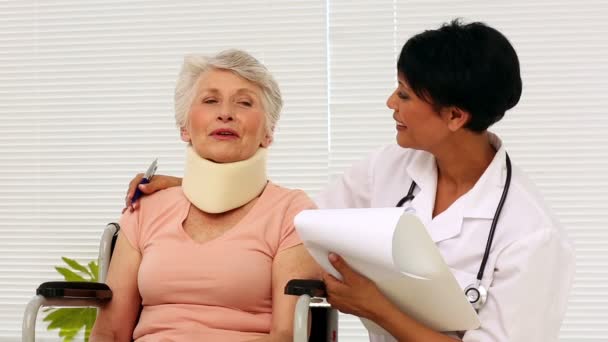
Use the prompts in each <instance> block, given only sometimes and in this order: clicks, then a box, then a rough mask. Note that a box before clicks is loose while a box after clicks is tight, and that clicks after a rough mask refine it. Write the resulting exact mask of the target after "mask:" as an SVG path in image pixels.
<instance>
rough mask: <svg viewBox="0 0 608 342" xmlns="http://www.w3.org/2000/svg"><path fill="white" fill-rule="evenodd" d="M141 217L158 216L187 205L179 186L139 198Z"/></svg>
mask: <svg viewBox="0 0 608 342" xmlns="http://www.w3.org/2000/svg"><path fill="white" fill-rule="evenodd" d="M140 201H141V204H140V208H141V211H142V215H145V216H158V215H161V214H163V213H165V212H167V211H172V210H175V209H179V208H181V207H183V206H184V205H186V204H188V199H187V198H186V196H185V195H184V192H183V190H182V187H181V186H175V187H170V188H167V189H163V190H160V191H157V192H155V193H153V194H151V195H147V196H144V197H142V198H141V200H140Z"/></svg>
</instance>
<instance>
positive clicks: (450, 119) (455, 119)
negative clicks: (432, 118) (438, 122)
mask: <svg viewBox="0 0 608 342" xmlns="http://www.w3.org/2000/svg"><path fill="white" fill-rule="evenodd" d="M442 116H443V117H444V119H445V120H446V123H447V126H448V129H449V130H450V131H452V132H456V131H457V130H459V129H461V128H463V127H464V126H466V124H467V123H468V122H469V121H470V120H471V113H469V112H468V111H466V110H463V109H461V108H458V107H454V106H450V107H446V108H444V109H443V110H442Z"/></svg>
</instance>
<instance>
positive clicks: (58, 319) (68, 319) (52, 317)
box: [43, 308, 85, 330]
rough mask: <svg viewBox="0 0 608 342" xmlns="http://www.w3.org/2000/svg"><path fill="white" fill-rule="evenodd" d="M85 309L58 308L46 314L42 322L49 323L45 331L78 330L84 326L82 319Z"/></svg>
mask: <svg viewBox="0 0 608 342" xmlns="http://www.w3.org/2000/svg"><path fill="white" fill-rule="evenodd" d="M84 309H85V308H60V309H56V310H55V311H53V312H52V313H50V314H48V315H47V316H46V317H45V318H44V319H43V321H45V322H50V324H49V326H48V327H47V330H52V329H63V328H65V329H76V328H77V329H80V328H81V327H82V326H83V325H84V319H83V317H82V313H83V310H84Z"/></svg>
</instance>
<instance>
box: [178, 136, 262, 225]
mask: <svg viewBox="0 0 608 342" xmlns="http://www.w3.org/2000/svg"><path fill="white" fill-rule="evenodd" d="M266 154H267V152H266V149H265V148H262V147H260V148H259V149H258V151H257V152H256V153H255V154H254V155H253V157H251V158H249V159H247V160H243V161H238V162H234V163H223V164H219V163H214V162H212V161H210V160H207V159H204V158H201V157H200V156H199V155H198V153H196V151H194V148H192V146H188V147H187V150H186V167H185V170H184V179H183V181H182V188H183V191H184V194H185V195H186V197H187V198H188V200H189V201H190V202H191V203H192V204H194V206H195V207H197V208H199V209H200V210H202V211H204V212H207V213H212V214H219V213H224V212H226V211H229V210H232V209H235V208H238V207H241V206H243V205H245V204H247V203H249V201H251V200H252V199H254V198H255V197H257V196H259V195H260V194H261V193H262V191H263V190H264V187H265V186H266V183H267V181H268V178H267V177H266Z"/></svg>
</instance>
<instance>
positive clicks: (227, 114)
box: [217, 105, 234, 122]
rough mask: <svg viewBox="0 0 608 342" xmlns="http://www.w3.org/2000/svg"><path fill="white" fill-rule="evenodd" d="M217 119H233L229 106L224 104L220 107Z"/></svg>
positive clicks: (223, 120) (226, 120) (225, 120)
mask: <svg viewBox="0 0 608 342" xmlns="http://www.w3.org/2000/svg"><path fill="white" fill-rule="evenodd" d="M217 119H218V120H219V121H222V122H228V121H232V120H234V115H233V114H232V108H231V106H228V105H224V106H222V107H221V108H220V112H219V113H218V114H217Z"/></svg>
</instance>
